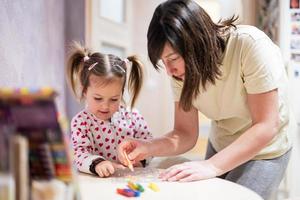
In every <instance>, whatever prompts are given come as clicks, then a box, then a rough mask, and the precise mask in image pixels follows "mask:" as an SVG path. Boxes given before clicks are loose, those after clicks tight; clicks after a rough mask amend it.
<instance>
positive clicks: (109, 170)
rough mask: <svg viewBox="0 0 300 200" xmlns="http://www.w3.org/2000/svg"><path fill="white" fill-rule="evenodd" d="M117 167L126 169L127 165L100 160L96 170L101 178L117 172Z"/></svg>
mask: <svg viewBox="0 0 300 200" xmlns="http://www.w3.org/2000/svg"><path fill="white" fill-rule="evenodd" d="M116 169H125V167H124V166H123V165H121V164H118V163H114V162H111V161H108V160H105V161H102V162H100V163H99V164H98V165H96V167H95V171H96V172H97V174H98V175H99V176H100V177H101V178H103V177H108V176H110V175H112V174H113V173H115V171H116Z"/></svg>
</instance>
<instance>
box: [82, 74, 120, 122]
mask: <svg viewBox="0 0 300 200" xmlns="http://www.w3.org/2000/svg"><path fill="white" fill-rule="evenodd" d="M89 81H90V86H89V87H88V88H87V91H86V94H85V97H86V103H87V109H88V111H89V112H91V113H93V114H94V115H95V116H96V117H97V118H99V119H101V120H109V119H110V118H111V116H112V115H113V114H114V113H115V112H116V111H117V110H118V109H119V106H120V102H121V99H122V79H114V80H112V81H111V82H109V83H105V82H103V81H101V78H99V77H97V76H95V75H91V76H90V80H89Z"/></svg>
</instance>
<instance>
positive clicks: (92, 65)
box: [88, 62, 98, 71]
mask: <svg viewBox="0 0 300 200" xmlns="http://www.w3.org/2000/svg"><path fill="white" fill-rule="evenodd" d="M97 64H98V62H95V63H93V64H91V66H89V68H88V70H89V71H91V70H92V69H93V68H94V67H95V66H96V65H97Z"/></svg>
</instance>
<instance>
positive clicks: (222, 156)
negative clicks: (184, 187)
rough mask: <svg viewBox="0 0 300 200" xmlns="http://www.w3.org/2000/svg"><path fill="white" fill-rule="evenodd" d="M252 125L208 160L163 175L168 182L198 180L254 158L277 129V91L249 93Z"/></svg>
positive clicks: (170, 169) (180, 167)
mask: <svg viewBox="0 0 300 200" xmlns="http://www.w3.org/2000/svg"><path fill="white" fill-rule="evenodd" d="M247 101H248V106H249V109H250V113H251V118H252V126H251V127H250V128H249V129H248V130H247V131H246V132H245V133H244V134H243V135H241V136H240V137H239V138H238V139H237V140H235V141H234V142H233V143H232V144H230V145H229V146H227V147H226V148H225V149H223V150H222V151H220V152H218V153H217V154H215V155H214V156H213V157H211V158H210V159H208V160H204V161H193V162H186V163H183V164H179V165H174V166H172V167H170V168H169V169H167V170H166V171H165V172H163V173H162V174H161V175H160V177H161V178H162V179H163V180H168V181H178V180H179V181H195V180H201V179H208V178H213V177H215V176H219V175H222V174H224V173H226V172H228V171H230V170H232V169H234V168H236V167H237V166H239V165H241V164H243V163H245V162H247V161H248V160H250V159H252V158H253V157H254V156H255V155H257V153H258V152H259V151H260V150H261V149H263V148H264V147H265V146H266V145H267V144H268V143H269V142H270V141H271V140H272V139H273V138H274V136H275V135H276V134H277V132H278V94H277V90H272V91H270V92H266V93H262V94H251V95H250V94H249V95H248V98H247Z"/></svg>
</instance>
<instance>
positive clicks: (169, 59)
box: [158, 42, 185, 80]
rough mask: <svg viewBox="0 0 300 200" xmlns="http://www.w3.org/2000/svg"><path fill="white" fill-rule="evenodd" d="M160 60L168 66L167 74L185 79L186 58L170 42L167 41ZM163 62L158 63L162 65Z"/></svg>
mask: <svg viewBox="0 0 300 200" xmlns="http://www.w3.org/2000/svg"><path fill="white" fill-rule="evenodd" d="M159 62H162V63H163V65H164V66H165V67H166V70H167V74H168V75H169V76H174V77H175V78H179V79H181V80H184V74H185V62H184V59H183V58H182V57H181V55H180V54H178V53H177V52H176V51H175V50H174V49H173V48H172V47H171V45H170V43H168V42H167V43H166V44H165V46H164V49H163V52H162V55H161V59H160V61H159ZM160 64H161V63H158V65H160Z"/></svg>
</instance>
